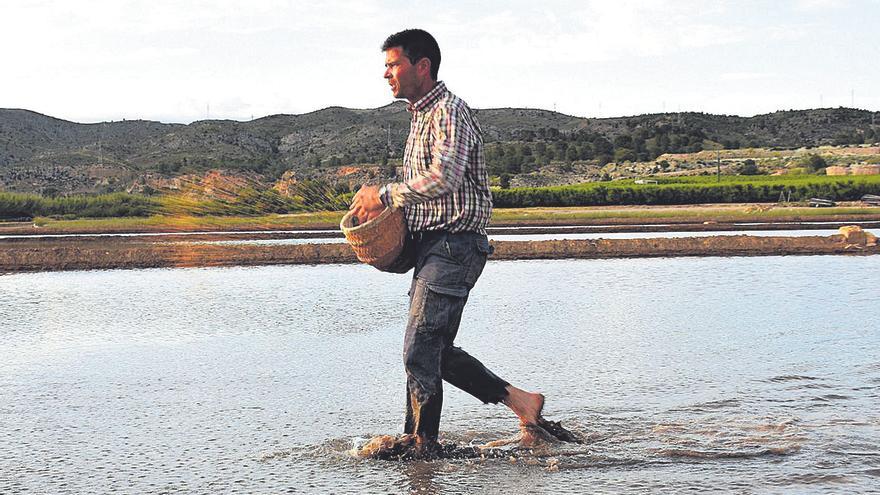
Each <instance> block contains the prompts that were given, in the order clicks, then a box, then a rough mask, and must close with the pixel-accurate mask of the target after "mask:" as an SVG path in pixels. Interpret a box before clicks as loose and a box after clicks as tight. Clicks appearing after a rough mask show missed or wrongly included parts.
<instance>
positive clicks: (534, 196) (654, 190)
mask: <svg viewBox="0 0 880 495" xmlns="http://www.w3.org/2000/svg"><path fill="white" fill-rule="evenodd" d="M783 191H785V192H786V194H788V193H789V192H790V193H791V197H792V198H793V199H795V200H798V201H800V200H806V199H809V198H811V197H822V198H828V199H833V200H838V201H847V200H857V199H859V198H861V197H862V195H864V194H880V181H878V180H852V179H850V180H843V181H827V180H816V181H804V180H797V181H791V182H790V183H786V182H783V181H775V182H774V183H760V182H756V183H725V182H721V183H677V184H660V185H641V184H607V183H594V184H591V185H589V186H584V185H578V186H562V187H542V188H515V189H506V190H505V189H503V190H498V191H494V192H493V196H494V200H495V205H496V206H498V207H502V208H524V207H530V206H608V205H670V204H699V203H751V202H763V203H766V202H774V201H777V200H778V199H779V197H780V193H782V192H783Z"/></svg>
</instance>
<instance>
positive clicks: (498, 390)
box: [403, 231, 509, 439]
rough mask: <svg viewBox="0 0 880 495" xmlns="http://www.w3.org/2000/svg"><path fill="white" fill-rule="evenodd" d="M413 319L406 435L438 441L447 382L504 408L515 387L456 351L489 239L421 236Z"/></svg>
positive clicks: (407, 351)
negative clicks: (509, 388)
mask: <svg viewBox="0 0 880 495" xmlns="http://www.w3.org/2000/svg"><path fill="white" fill-rule="evenodd" d="M411 241H412V242H413V245H412V246H411V248H412V251H411V253H412V255H413V259H414V263H415V266H414V271H413V280H412V285H411V287H410V306H409V319H408V322H407V327H406V337H405V339H404V345H403V361H404V366H405V368H406V376H407V380H406V388H407V404H406V424H405V426H404V432H405V433H410V434H413V433H414V434H418V435H420V436H423V437H426V438H429V439H436V438H437V434H438V432H439V429H440V412H441V409H442V407H443V380H446V381H447V382H449V383H451V384H452V385H454V386H456V387H458V388H460V389H462V390H464V391H465V392H467V393H469V394H471V395H473V396H474V397H476V398H478V399H480V400H482V401H483V402H485V403H498V402H499V401H501V400H503V399H504V398H505V397H506V396H507V391H506V390H505V387H506V386H507V385H509V384H508V383H507V382H506V381H504V380H502V379H501V378H499V377H498V376H496V375H495V374H494V373H492V372H491V371H489V370H488V369H487V368H486V367H485V366H483V364H482V363H480V362H479V361H478V360H477V359H475V358H474V357H472V356H471V355H470V354H468V353H467V352H465V351H463V350H462V349H461V348H459V347H455V346H453V345H452V344H453V341H454V340H455V336H456V334H457V333H458V327H459V324H460V322H461V313H462V310H463V309H464V306H465V304H466V303H467V299H468V293H469V292H470V290H471V288H473V286H474V284H475V283H476V281H477V279H478V278H479V277H480V273H482V271H483V266H485V264H486V258H487V257H488V255H489V254H490V252H491V247H490V246H489V241H488V239H487V238H486V236H485V235H482V234H476V233H473V232H461V233H455V234H451V233H448V232H445V231H437V232H417V233H415V234H414V235H413V236H412V239H411Z"/></svg>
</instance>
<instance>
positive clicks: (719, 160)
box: [715, 150, 721, 182]
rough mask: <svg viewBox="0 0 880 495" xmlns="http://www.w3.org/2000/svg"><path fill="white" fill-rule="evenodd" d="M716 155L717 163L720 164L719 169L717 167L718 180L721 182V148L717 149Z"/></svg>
mask: <svg viewBox="0 0 880 495" xmlns="http://www.w3.org/2000/svg"><path fill="white" fill-rule="evenodd" d="M715 157H716V160H717V161H716V163H717V166H718V169H717V171H718V173H717V177H718V182H721V150H715Z"/></svg>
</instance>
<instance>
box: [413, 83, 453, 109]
mask: <svg viewBox="0 0 880 495" xmlns="http://www.w3.org/2000/svg"><path fill="white" fill-rule="evenodd" d="M445 94H446V84H445V83H444V82H443V81H437V84H435V85H434V87H433V88H431V91H428V92H427V93H426V94H425V96H423V97H421V98H420V99H419V101H417V102H415V103H408V104H407V105H406V109H407V110H409V111H410V112H421V111H423V110H425V109H426V108H428V107H430V106H431V105H433V104H434V103H436V102H437V100H439V99H440V98H441V97H443V96H444V95H445Z"/></svg>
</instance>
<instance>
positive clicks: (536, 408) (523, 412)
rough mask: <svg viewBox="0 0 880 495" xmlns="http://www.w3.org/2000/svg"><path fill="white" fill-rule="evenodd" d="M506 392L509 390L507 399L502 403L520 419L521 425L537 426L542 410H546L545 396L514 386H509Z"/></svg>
mask: <svg viewBox="0 0 880 495" xmlns="http://www.w3.org/2000/svg"><path fill="white" fill-rule="evenodd" d="M505 390H507V397H505V398H504V400H503V401H502V402H504V405H505V406H507V407H509V408H510V410H511V411H513V412H514V414H516V415H517V416H518V417H519V422H520V424H522V425H533V424H536V423H537V422H538V419H539V418H540V417H541V410H542V409H544V396H543V395H542V394H538V393H533V392H526V391H525V390H522V389H519V388H516V387H514V386H513V385H508V386H507V387H505Z"/></svg>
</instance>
